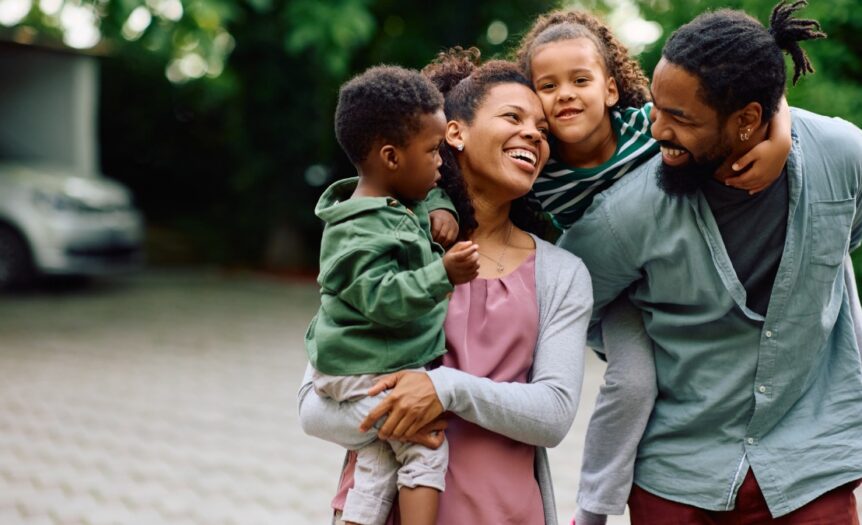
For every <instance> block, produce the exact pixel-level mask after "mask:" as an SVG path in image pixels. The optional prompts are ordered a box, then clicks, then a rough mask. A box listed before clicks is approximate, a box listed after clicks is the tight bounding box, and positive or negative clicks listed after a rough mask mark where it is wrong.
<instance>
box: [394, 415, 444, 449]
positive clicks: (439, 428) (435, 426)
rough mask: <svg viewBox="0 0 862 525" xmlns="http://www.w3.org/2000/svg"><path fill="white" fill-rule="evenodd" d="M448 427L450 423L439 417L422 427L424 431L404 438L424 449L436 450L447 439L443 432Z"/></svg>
mask: <svg viewBox="0 0 862 525" xmlns="http://www.w3.org/2000/svg"><path fill="white" fill-rule="evenodd" d="M448 426H449V423H448V422H447V421H446V420H445V419H443V418H442V417H438V418H437V419H435V420H434V421H432V422H430V423H428V424H427V425H425V426H424V427H422V429H421V430H419V432H417V433H416V434H412V435H409V436H404V441H409V442H410V443H416V444H417V445H422V446H423V447H426V448H430V449H434V450H436V449H438V448H440V446H441V445H442V444H443V441H444V439H445V438H446V436H445V434H444V433H443V431H444V430H446V427H448Z"/></svg>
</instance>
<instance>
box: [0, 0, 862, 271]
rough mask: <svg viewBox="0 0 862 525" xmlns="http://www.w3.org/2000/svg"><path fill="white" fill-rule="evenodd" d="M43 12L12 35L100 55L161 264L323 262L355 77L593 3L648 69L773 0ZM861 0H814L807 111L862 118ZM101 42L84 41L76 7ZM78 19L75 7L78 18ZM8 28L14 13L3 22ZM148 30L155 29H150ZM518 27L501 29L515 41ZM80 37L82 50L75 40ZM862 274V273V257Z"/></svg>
mask: <svg viewBox="0 0 862 525" xmlns="http://www.w3.org/2000/svg"><path fill="white" fill-rule="evenodd" d="M4 2H5V3H7V4H8V3H9V2H18V3H21V2H25V3H26V4H27V5H29V8H28V9H27V11H26V15H25V16H24V17H23V18H21V19H20V20H18V21H13V22H9V21H8V20H7V21H6V22H5V24H6V25H7V26H8V27H6V28H5V29H4V30H3V31H2V32H0V33H2V34H0V36H2V37H4V38H6V39H13V40H17V41H24V42H34V43H55V42H60V41H62V40H64V39H65V40H66V45H74V46H76V47H87V49H86V50H85V51H84V52H87V53H95V54H96V55H98V56H99V57H100V61H101V63H102V68H101V93H100V117H99V118H100V137H99V139H100V143H101V144H100V147H101V155H102V159H101V160H102V168H103V171H104V172H105V173H106V174H107V175H109V176H111V177H114V178H116V179H119V180H121V181H123V182H124V183H126V184H127V185H129V186H130V187H131V188H132V190H133V192H134V194H135V196H136V198H137V202H138V205H139V206H140V207H141V209H142V210H143V211H144V214H145V215H146V217H147V222H148V239H149V253H150V258H151V260H152V261H154V262H155V263H161V264H192V263H194V264H199V263H212V264H218V265H223V266H234V267H235V266H239V267H268V268H278V269H286V270H289V271H313V270H314V267H315V264H316V258H317V241H318V239H319V234H320V224H319V222H318V221H317V219H316V218H315V217H314V215H313V213H312V209H313V205H314V202H316V199H317V197H318V196H319V194H320V193H321V192H322V190H323V188H324V187H325V185H326V184H327V183H328V182H331V181H332V180H335V179H337V178H341V177H344V176H347V175H349V174H350V173H351V167H350V165H349V164H348V163H347V160H346V158H345V157H344V155H343V154H342V153H341V152H340V150H339V149H338V147H337V144H336V143H335V140H334V136H333V132H332V113H333V110H334V105H335V100H336V95H337V92H338V86H339V85H340V84H341V83H342V82H344V81H345V80H347V79H348V78H350V76H352V75H354V74H356V73H357V72H360V71H362V70H363V69H365V68H366V67H368V66H370V65H373V64H377V63H381V62H385V63H397V64H401V65H404V66H408V67H415V68H419V67H421V66H423V65H424V64H426V63H427V62H428V61H429V60H430V59H431V58H433V57H434V55H435V54H436V53H437V52H439V51H441V50H443V49H445V48H448V47H450V46H453V45H458V44H460V45H465V46H468V45H476V46H478V47H479V48H480V49H481V50H482V52H483V55H484V56H486V57H491V56H499V57H504V56H507V54H508V53H509V52H510V51H511V50H512V49H513V48H514V46H515V45H517V41H518V38H519V37H520V35H521V34H522V33H523V32H524V31H525V30H526V29H527V27H528V26H529V24H530V23H531V21H532V20H533V19H534V18H535V16H536V15H538V14H540V13H542V12H544V11H547V10H549V9H552V8H556V7H560V6H562V5H563V4H565V6H570V5H577V6H579V7H582V8H587V9H593V10H594V11H596V12H599V13H601V14H603V15H605V16H606V17H607V18H608V20H610V21H611V22H612V25H613V26H614V27H615V28H616V30H617V32H618V33H619V34H620V35H621V36H623V37H625V36H626V34H625V33H626V31H627V28H630V27H632V26H631V25H626V24H627V23H628V24H630V23H631V22H632V21H633V20H639V19H643V20H645V21H648V22H651V23H652V26H651V27H652V28H653V31H654V30H655V29H657V28H659V27H660V28H661V35H660V38H658V39H657V40H655V41H654V42H652V43H647V44H645V45H635V46H633V49H634V50H636V51H638V52H639V58H640V60H641V62H642V64H643V66H644V68H645V70H646V71H647V72H651V71H652V68H653V67H654V65H655V63H656V62H657V60H658V58H659V56H660V52H661V45H662V43H663V41H664V39H665V38H666V37H667V36H668V35H669V34H670V33H671V32H672V31H673V29H674V28H676V27H678V26H680V25H682V24H684V23H685V22H687V21H689V20H691V19H692V18H693V17H694V16H695V15H697V14H698V13H700V12H703V11H704V10H707V9H714V8H720V7H730V8H739V9H744V10H746V11H748V12H749V13H751V14H752V15H754V16H755V17H757V18H758V19H759V20H761V21H765V20H767V17H768V14H769V11H770V9H771V6H772V4H771V3H770V2H763V1H762V0H723V1H715V0H686V1H681V0H676V1H671V0H583V1H579V2H564V3H563V4H561V3H560V2H558V1H543V0H529V1H528V0H509V1H507V2H491V1H484V2H479V1H469V0H468V1H465V0H460V1H457V2H456V1H452V0H438V1H436V2H433V3H432V2H429V1H399V2H396V1H394V0H328V1H326V0H323V1H322V0H235V1H230V0H146V1H145V2H141V1H139V0H87V1H84V0H81V1H77V2H73V1H67V0H39V1H38V2H37V3H30V0H0V7H2V4H3V3H4ZM858 8H859V5H858V0H829V1H826V0H813V1H812V4H811V5H810V6H809V7H807V8H806V9H805V10H804V11H803V12H802V15H801V16H804V17H809V18H815V19H817V20H819V21H820V22H821V24H822V26H823V28H824V30H825V31H826V32H827V33H828V34H829V39H828V40H826V41H818V42H812V43H809V44H808V45H806V46H805V47H806V49H807V50H808V52H809V55H810V56H811V60H812V62H813V63H814V65H815V68H816V69H817V73H816V74H815V75H812V76H810V77H808V78H804V79H803V80H802V81H800V83H799V84H798V85H797V86H796V87H793V88H791V89H789V92H788V99H789V101H790V103H791V105H796V106H800V107H805V108H808V109H811V110H813V111H816V112H819V113H823V114H827V115H837V116H841V117H843V118H845V119H847V120H850V121H851V122H854V123H855V124H857V125H862V82H861V81H862V37H860V35H862V10H860V9H858ZM68 13H72V14H77V15H76V16H78V17H79V18H80V17H82V16H83V17H84V18H86V17H90V18H91V19H92V25H93V26H95V27H96V28H97V29H98V35H97V37H96V38H91V39H90V41H89V42H85V43H84V44H81V43H80V42H78V43H75V42H73V41H71V40H70V31H69V29H68V27H66V26H67V25H68V24H67V22H69V20H73V18H70V17H71V15H68ZM67 15H68V16H67ZM0 22H3V20H0ZM145 22H146V23H145ZM501 37H502V38H501ZM70 42H71V43H70ZM857 267H860V266H859V265H857Z"/></svg>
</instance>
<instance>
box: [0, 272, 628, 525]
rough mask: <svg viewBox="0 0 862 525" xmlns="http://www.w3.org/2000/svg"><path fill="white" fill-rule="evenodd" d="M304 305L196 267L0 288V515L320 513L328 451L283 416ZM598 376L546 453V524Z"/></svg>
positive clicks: (594, 368)
mask: <svg viewBox="0 0 862 525" xmlns="http://www.w3.org/2000/svg"><path fill="white" fill-rule="evenodd" d="M316 305H317V292H316V288H315V287H314V286H313V284H310V283H290V282H284V281H278V280H274V279H269V278H262V277H255V276H249V275H231V276H228V275H223V274H219V273H216V272H206V271H198V272H162V273H158V272H150V273H145V274H142V275H139V276H134V277H128V278H125V279H120V280H116V281H112V282H110V283H95V284H94V285H93V286H87V287H83V288H77V289H66V290H62V291H37V292H34V293H30V294H26V295H18V296H0V370H2V381H0V525H17V524H70V525H71V524H76V525H77V524H86V525H101V524H106V525H107V524H124V525H125V524H145V525H160V524H170V525H174V524H176V525H186V524H200V525H218V524H234V525H258V524H261V525H263V524H275V523H278V524H325V523H328V517H327V516H328V512H327V507H328V501H329V498H330V497H331V495H332V492H333V490H334V486H335V482H336V477H337V473H338V469H339V467H340V465H341V460H342V457H343V453H342V451H341V450H340V449H339V448H338V447H336V446H334V445H330V444H328V443H325V442H322V441H319V440H316V439H312V438H309V437H307V436H305V435H304V434H303V433H302V431H301V430H300V429H299V426H298V424H297V421H296V420H297V417H296V402H295V394H296V389H297V387H298V384H299V381H300V379H301V375H302V371H303V369H304V366H305V354H304V350H303V348H302V336H303V334H304V332H305V326H306V324H307V322H308V320H309V319H310V317H311V315H312V314H313V312H314V310H315V308H316ZM601 373H602V368H601V365H600V364H599V363H598V362H597V360H595V359H594V358H593V357H592V356H590V358H589V361H588V371H587V378H586V382H585V386H584V395H583V399H582V401H581V410H580V411H579V416H578V419H577V421H576V423H575V426H574V428H573V429H572V432H571V433H570V434H569V437H568V438H567V439H566V440H565V442H564V443H563V444H562V445H561V446H560V447H558V448H557V449H554V450H552V451H551V462H552V466H553V469H554V479H555V487H556V493H557V503H558V506H559V509H560V517H561V519H568V518H569V517H570V516H571V515H572V514H573V511H574V493H575V488H576V486H577V470H578V466H579V464H580V450H581V447H582V444H583V434H584V429H585V426H586V421H587V418H588V417H589V408H590V407H591V406H592V403H593V399H594V397H595V392H596V391H597V389H598V384H599V381H600V379H601ZM609 523H611V524H622V523H628V520H627V519H625V518H622V517H619V518H613V519H612V520H610V521H609Z"/></svg>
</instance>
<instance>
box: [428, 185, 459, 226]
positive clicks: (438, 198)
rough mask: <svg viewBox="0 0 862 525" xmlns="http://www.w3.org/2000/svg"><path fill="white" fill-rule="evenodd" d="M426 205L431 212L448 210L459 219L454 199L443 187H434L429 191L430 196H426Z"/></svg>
mask: <svg viewBox="0 0 862 525" xmlns="http://www.w3.org/2000/svg"><path fill="white" fill-rule="evenodd" d="M425 206H426V207H427V208H428V211H429V212H431V211H435V210H446V211H448V212H449V213H451V214H452V215H453V216H454V217H455V220H456V221H457V220H458V212H457V211H455V205H454V204H452V200H451V199H450V198H449V196H448V195H446V192H445V191H443V189H442V188H432V189H431V191H429V192H428V196H426V197H425Z"/></svg>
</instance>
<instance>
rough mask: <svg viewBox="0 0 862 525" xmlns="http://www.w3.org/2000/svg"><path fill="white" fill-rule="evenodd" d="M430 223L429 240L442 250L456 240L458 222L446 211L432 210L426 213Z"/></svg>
mask: <svg viewBox="0 0 862 525" xmlns="http://www.w3.org/2000/svg"><path fill="white" fill-rule="evenodd" d="M428 218H429V219H430V221H431V238H433V239H434V242H436V243H439V244H440V245H442V246H443V247H444V248H448V247H449V246H451V245H452V243H453V242H455V241H456V240H457V239H458V232H459V231H460V230H459V228H458V221H456V220H455V216H454V215H452V213H450V212H449V211H447V210H434V211H432V212H430V213H428Z"/></svg>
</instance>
